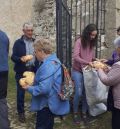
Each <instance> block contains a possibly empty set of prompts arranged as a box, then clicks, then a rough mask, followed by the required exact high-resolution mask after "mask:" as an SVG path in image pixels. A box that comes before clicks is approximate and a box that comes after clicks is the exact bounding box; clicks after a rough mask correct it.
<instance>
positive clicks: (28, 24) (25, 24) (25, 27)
mask: <svg viewBox="0 0 120 129" xmlns="http://www.w3.org/2000/svg"><path fill="white" fill-rule="evenodd" d="M23 29H24V30H26V29H33V24H32V23H30V22H25V23H24V24H23Z"/></svg>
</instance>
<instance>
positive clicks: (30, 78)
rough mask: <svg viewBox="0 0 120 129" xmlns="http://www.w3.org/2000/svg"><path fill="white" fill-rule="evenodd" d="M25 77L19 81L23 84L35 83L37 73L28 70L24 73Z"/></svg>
mask: <svg viewBox="0 0 120 129" xmlns="http://www.w3.org/2000/svg"><path fill="white" fill-rule="evenodd" d="M23 77H24V78H21V79H20V81H19V83H20V85H21V86H25V85H33V82H34V77H35V74H34V73H33V72H29V71H26V72H24V73H23Z"/></svg>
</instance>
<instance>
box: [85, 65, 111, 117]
mask: <svg viewBox="0 0 120 129" xmlns="http://www.w3.org/2000/svg"><path fill="white" fill-rule="evenodd" d="M83 77H84V86H85V93H86V99H87V103H88V106H89V112H90V114H91V115H92V116H96V115H99V114H101V113H103V112H105V111H106V110H107V108H106V105H105V104H104V103H107V96H108V89H109V88H108V86H105V85H104V84H103V83H102V82H101V80H100V79H99V77H98V75H97V71H96V70H95V69H94V68H90V67H88V66H87V67H85V68H83Z"/></svg>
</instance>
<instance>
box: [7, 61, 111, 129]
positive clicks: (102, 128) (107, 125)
mask: <svg viewBox="0 0 120 129" xmlns="http://www.w3.org/2000/svg"><path fill="white" fill-rule="evenodd" d="M30 98H31V97H30V95H29V94H28V93H26V99H25V101H30ZM8 100H9V101H16V83H15V77H14V71H13V63H12V62H11V60H9V83H8ZM83 128H84V129H111V114H110V113H108V112H107V113H104V114H102V115H100V116H99V117H97V118H96V122H94V123H92V124H89V125H88V126H86V127H85V126H84V124H83V123H81V125H74V123H73V116H72V113H71V114H69V115H67V116H66V117H65V120H63V121H62V122H61V123H59V124H55V129H83Z"/></svg>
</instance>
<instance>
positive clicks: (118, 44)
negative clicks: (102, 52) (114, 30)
mask: <svg viewBox="0 0 120 129" xmlns="http://www.w3.org/2000/svg"><path fill="white" fill-rule="evenodd" d="M114 46H115V48H118V47H120V36H119V37H117V38H116V39H115V40H114Z"/></svg>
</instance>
